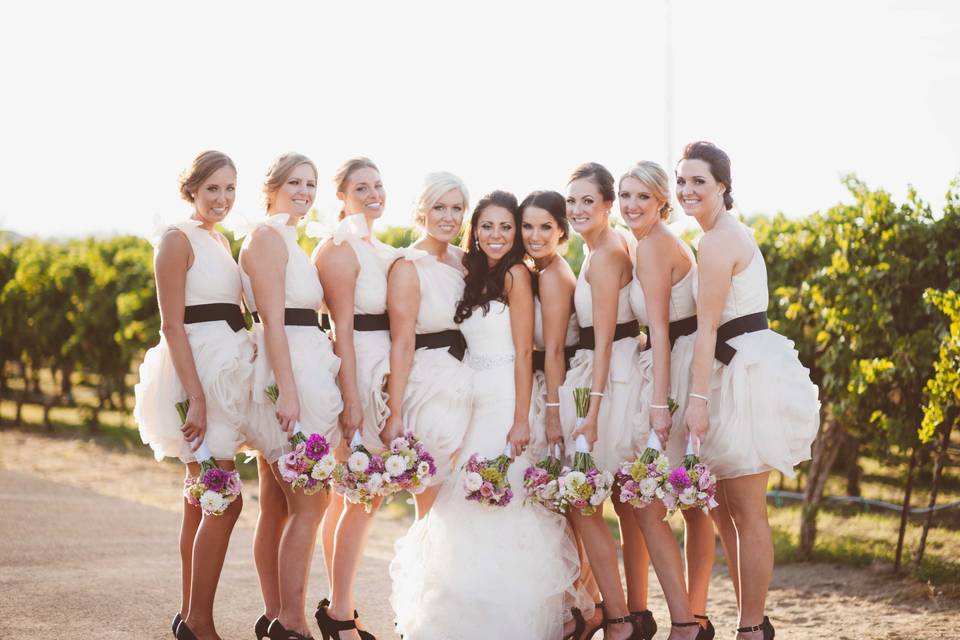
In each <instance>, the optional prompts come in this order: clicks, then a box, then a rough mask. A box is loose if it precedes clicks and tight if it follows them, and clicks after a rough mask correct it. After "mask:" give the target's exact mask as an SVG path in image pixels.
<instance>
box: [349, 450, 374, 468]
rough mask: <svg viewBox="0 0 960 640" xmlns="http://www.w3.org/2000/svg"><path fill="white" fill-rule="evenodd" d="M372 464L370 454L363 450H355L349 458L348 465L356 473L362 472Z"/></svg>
mask: <svg viewBox="0 0 960 640" xmlns="http://www.w3.org/2000/svg"><path fill="white" fill-rule="evenodd" d="M369 464H370V456H368V455H367V454H365V453H364V452H363V451H354V452H353V453H352V454H351V455H350V457H349V458H348V459H347V467H349V469H350V471H353V472H354V473H360V472H362V471H366V470H367V466H368V465H369Z"/></svg>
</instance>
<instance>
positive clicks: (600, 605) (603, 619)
mask: <svg viewBox="0 0 960 640" xmlns="http://www.w3.org/2000/svg"><path fill="white" fill-rule="evenodd" d="M596 608H597V609H600V626H599V627H595V628H594V629H593V631H591V632H590V635H588V636H585V637H584V638H583V640H593V636H595V635H597V632H598V631H601V630H602V629H603V628H604V627H605V626H607V612H606V610H605V609H604V608H603V600H601V601H600V602H598V603H597V605H596ZM584 631H586V628H584Z"/></svg>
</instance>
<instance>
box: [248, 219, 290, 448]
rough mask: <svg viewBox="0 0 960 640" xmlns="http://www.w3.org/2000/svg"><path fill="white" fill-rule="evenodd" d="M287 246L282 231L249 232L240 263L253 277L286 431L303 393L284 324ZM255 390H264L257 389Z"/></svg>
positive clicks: (278, 409)
mask: <svg viewBox="0 0 960 640" xmlns="http://www.w3.org/2000/svg"><path fill="white" fill-rule="evenodd" d="M288 258H289V256H288V255H287V247H286V245H285V244H284V242H283V239H282V238H281V237H280V234H279V233H277V232H276V231H274V230H273V229H271V228H269V227H258V228H257V229H254V231H253V233H251V234H250V243H249V244H248V245H247V246H246V247H245V248H244V249H243V251H241V252H240V265H241V266H242V267H243V270H244V272H246V274H247V275H248V276H249V277H250V285H251V286H252V287H253V298H254V300H256V302H257V314H258V315H259V316H260V322H261V324H263V341H264V344H265V345H266V348H267V353H266V354H260V357H263V356H264V355H266V357H267V361H268V362H269V363H270V368H271V369H272V370H273V375H274V378H275V379H276V383H277V391H279V393H280V395H279V397H278V398H277V404H276V407H275V409H276V415H277V422H279V423H280V428H281V429H283V430H284V431H285V432H286V433H291V432H292V431H293V425H294V424H296V422H297V420H299V419H300V394H299V393H298V392H297V381H296V380H295V379H294V377H293V364H292V363H291V360H290V347H289V345H288V344H287V330H286V327H285V326H284V307H285V305H286V274H287V260H288ZM253 393H255V394H258V393H264V390H263V389H254V390H253Z"/></svg>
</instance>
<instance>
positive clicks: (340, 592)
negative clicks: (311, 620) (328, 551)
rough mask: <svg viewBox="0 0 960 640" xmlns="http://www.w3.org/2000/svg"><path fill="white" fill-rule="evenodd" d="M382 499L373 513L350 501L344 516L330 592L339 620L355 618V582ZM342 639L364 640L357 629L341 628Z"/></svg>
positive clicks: (376, 500)
mask: <svg viewBox="0 0 960 640" xmlns="http://www.w3.org/2000/svg"><path fill="white" fill-rule="evenodd" d="M381 502H382V500H381V499H379V498H378V499H375V500H374V502H373V508H372V509H371V510H370V513H367V512H366V510H364V508H363V506H362V505H359V504H352V503H349V502H348V503H347V505H346V509H345V510H344V512H343V515H342V516H341V517H340V523H339V525H338V526H337V534H336V541H335V544H334V552H333V590H332V591H331V592H330V616H331V617H332V618H334V619H336V620H352V619H353V611H354V609H356V601H355V599H354V593H353V583H354V581H355V580H356V577H357V570H358V569H359V568H360V560H361V559H362V558H363V550H364V549H365V548H366V546H367V538H368V537H369V535H370V528H371V527H372V526H373V519H374V516H375V515H376V513H377V509H379V508H380V503H381ZM340 640H360V634H359V633H357V631H356V630H355V629H352V630H350V631H341V632H340Z"/></svg>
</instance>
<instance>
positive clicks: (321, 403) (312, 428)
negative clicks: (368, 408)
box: [246, 324, 343, 464]
mask: <svg viewBox="0 0 960 640" xmlns="http://www.w3.org/2000/svg"><path fill="white" fill-rule="evenodd" d="M285 329H286V332H287V347H288V349H289V351H290V364H291V367H292V368H293V379H294V380H295V381H296V383H297V396H298V400H299V401H300V426H301V428H302V429H303V432H304V433H306V434H311V433H319V434H320V435H322V436H323V437H324V438H326V439H327V441H328V442H329V443H330V446H331V447H336V446H337V445H338V444H339V443H340V429H339V426H338V423H337V418H338V417H339V416H340V412H341V411H342V410H343V400H342V398H341V396H340V388H339V387H338V386H337V373H338V372H339V371H340V358H338V357H337V356H336V354H334V352H333V347H332V346H331V343H330V339H329V338H327V335H326V334H325V333H323V332H322V331H320V330H318V329H316V328H315V327H301V326H287V327H285ZM253 335H254V337H255V340H256V343H257V353H258V356H257V360H256V363H255V365H254V375H253V402H252V411H251V417H250V424H249V427H248V428H247V433H246V436H247V445H248V446H249V447H251V448H253V449H256V450H257V451H259V452H260V454H261V455H262V456H263V457H264V459H265V460H266V461H267V462H269V463H270V464H273V463H274V462H276V461H277V459H278V458H279V457H280V456H281V455H283V454H285V453H288V452H289V451H290V450H291V447H290V444H289V435H288V434H287V433H285V432H284V431H283V430H282V429H280V424H279V423H278V422H277V417H276V408H275V407H274V404H273V402H272V401H271V400H270V398H268V397H267V395H266V389H267V387H268V386H270V385H272V384H275V383H276V377H275V376H274V374H273V369H272V368H271V366H270V359H269V358H268V357H267V347H266V343H265V341H264V333H263V325H260V324H256V325H254V332H253Z"/></svg>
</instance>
